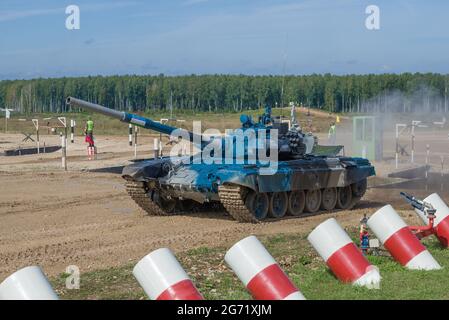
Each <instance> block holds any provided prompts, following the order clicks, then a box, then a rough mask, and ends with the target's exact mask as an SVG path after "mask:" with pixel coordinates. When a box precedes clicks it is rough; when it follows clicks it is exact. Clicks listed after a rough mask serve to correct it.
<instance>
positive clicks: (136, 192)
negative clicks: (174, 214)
mask: <svg viewBox="0 0 449 320" xmlns="http://www.w3.org/2000/svg"><path fill="white" fill-rule="evenodd" d="M126 180H127V181H126V191H127V192H128V194H129V195H130V197H131V199H133V200H134V202H135V203H136V204H137V205H138V206H139V207H140V208H142V209H143V210H144V211H145V212H146V213H147V214H148V215H150V216H166V215H170V214H171V212H167V211H165V210H164V209H163V208H161V207H160V205H159V204H158V203H156V202H155V201H154V199H153V194H154V193H155V191H154V190H148V186H147V185H146V183H145V182H141V181H134V180H132V179H126Z"/></svg>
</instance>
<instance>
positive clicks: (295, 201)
mask: <svg viewBox="0 0 449 320" xmlns="http://www.w3.org/2000/svg"><path fill="white" fill-rule="evenodd" d="M305 204H306V195H305V193H304V191H302V190H297V191H291V192H289V194H288V210H287V211H288V214H289V215H292V216H299V215H300V214H301V213H302V212H303V211H304V206H305Z"/></svg>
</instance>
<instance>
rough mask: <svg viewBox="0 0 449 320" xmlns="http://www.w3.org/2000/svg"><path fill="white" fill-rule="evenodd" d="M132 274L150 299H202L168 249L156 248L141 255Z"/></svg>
mask: <svg viewBox="0 0 449 320" xmlns="http://www.w3.org/2000/svg"><path fill="white" fill-rule="evenodd" d="M133 275H134V277H136V279H137V281H138V282H139V284H140V285H141V287H142V288H143V290H144V291H145V293H146V294H147V295H148V296H149V297H150V299H152V300H202V299H203V297H202V296H201V294H200V293H199V292H198V290H197V289H196V287H195V285H194V284H193V283H192V281H191V280H190V278H189V276H188V275H187V273H186V272H185V271H184V269H183V268H182V266H181V265H180V264H179V262H178V260H177V259H176V257H175V256H174V255H173V253H172V252H171V251H170V249H167V248H161V249H157V250H155V251H153V252H151V253H149V254H148V255H146V256H145V257H143V258H142V259H141V260H140V261H139V262H138V263H137V264H136V266H135V267H134V269H133Z"/></svg>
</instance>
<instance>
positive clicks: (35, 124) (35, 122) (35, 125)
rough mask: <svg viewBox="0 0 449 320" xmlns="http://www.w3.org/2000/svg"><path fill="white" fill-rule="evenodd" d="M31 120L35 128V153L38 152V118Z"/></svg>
mask: <svg viewBox="0 0 449 320" xmlns="http://www.w3.org/2000/svg"><path fill="white" fill-rule="evenodd" d="M31 121H32V122H33V125H34V128H35V129H36V145H37V154H40V142H39V119H31Z"/></svg>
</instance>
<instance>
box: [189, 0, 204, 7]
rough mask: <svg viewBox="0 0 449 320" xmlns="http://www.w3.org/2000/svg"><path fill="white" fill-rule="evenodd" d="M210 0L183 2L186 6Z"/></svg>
mask: <svg viewBox="0 0 449 320" xmlns="http://www.w3.org/2000/svg"><path fill="white" fill-rule="evenodd" d="M208 1H209V0H187V1H184V2H183V5H185V6H194V5H196V4H200V3H205V2H208Z"/></svg>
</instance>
